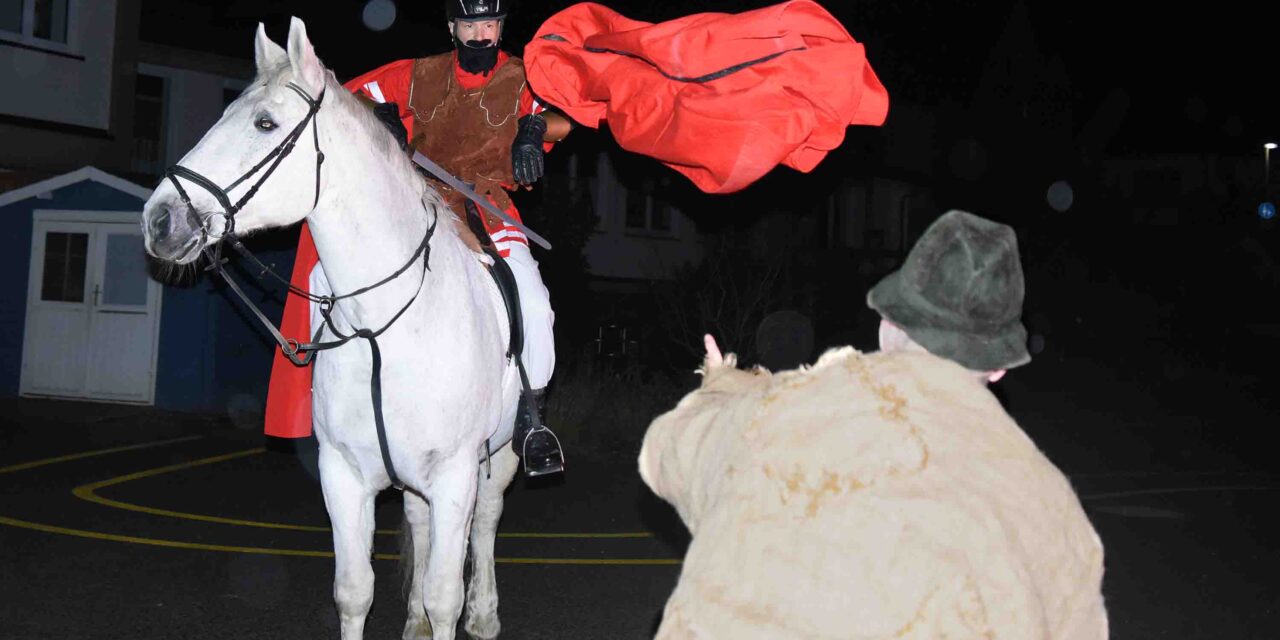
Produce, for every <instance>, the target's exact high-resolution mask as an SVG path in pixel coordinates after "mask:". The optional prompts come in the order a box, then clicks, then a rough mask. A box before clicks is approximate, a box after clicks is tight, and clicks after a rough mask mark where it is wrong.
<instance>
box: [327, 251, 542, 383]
mask: <svg viewBox="0 0 1280 640" xmlns="http://www.w3.org/2000/svg"><path fill="white" fill-rule="evenodd" d="M497 246H498V248H499V249H500V250H502V251H507V252H509V254H508V256H507V258H506V260H507V264H508V265H510V267H511V272H512V273H513V274H515V276H516V288H517V289H518V290H519V292H520V314H521V315H522V316H523V317H524V350H523V351H521V353H520V357H521V359H523V360H524V369H525V372H526V373H528V374H529V385H530V386H531V387H533V388H534V389H542V388H543V387H546V386H547V383H548V382H550V381H551V374H552V373H554V372H555V368H556V343H555V332H554V331H553V328H554V326H555V320H556V314H555V312H554V311H552V310H551V293H550V292H549V291H547V286H546V285H544V284H543V283H542V274H541V272H539V271H538V261H537V260H534V259H533V253H532V252H530V251H529V247H528V246H526V245H525V244H523V243H520V242H514V241H511V242H501V243H498V245H497ZM310 288H311V292H312V293H313V294H315V295H318V296H327V295H329V294H331V293H333V289H332V288H331V287H330V286H329V280H328V279H327V278H326V277H325V275H324V268H323V267H322V266H321V265H320V263H316V266H315V268H314V269H312V270H311V281H310ZM322 322H324V318H322V317H321V316H320V305H318V304H316V303H314V302H313V303H311V335H315V333H316V330H317V329H319V328H320V323H322Z"/></svg>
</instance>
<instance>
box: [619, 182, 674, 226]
mask: <svg viewBox="0 0 1280 640" xmlns="http://www.w3.org/2000/svg"><path fill="white" fill-rule="evenodd" d="M653 191H654V184H653V181H652V180H645V181H644V183H643V186H642V187H641V188H640V190H634V189H629V190H628V191H627V212H626V223H627V228H628V229H636V230H645V231H654V232H657V233H661V234H664V235H665V234H670V233H671V216H672V210H673V207H672V206H671V205H670V204H669V203H667V202H665V201H664V200H662V199H661V198H659V197H657V196H656V195H654V193H653Z"/></svg>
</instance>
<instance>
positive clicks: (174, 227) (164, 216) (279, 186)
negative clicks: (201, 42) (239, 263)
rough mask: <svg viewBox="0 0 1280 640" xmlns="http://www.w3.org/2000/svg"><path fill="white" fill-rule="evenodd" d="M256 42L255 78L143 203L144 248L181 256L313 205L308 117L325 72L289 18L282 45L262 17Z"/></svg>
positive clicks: (190, 256)
mask: <svg viewBox="0 0 1280 640" xmlns="http://www.w3.org/2000/svg"><path fill="white" fill-rule="evenodd" d="M254 48H255V54H256V60H257V66H258V75H257V78H255V79H254V81H253V84H252V85H250V86H249V88H248V89H246V90H245V91H244V93H243V94H242V95H241V96H240V97H239V98H238V99H237V100H236V101H235V102H233V103H231V105H230V106H228V107H227V110H226V111H225V112H223V114H222V119H221V120H219V121H218V122H217V124H215V125H214V126H213V128H211V129H209V131H208V132H207V133H206V134H205V136H204V138H203V139H201V140H200V142H199V143H198V144H196V146H195V148H193V149H192V150H191V151H190V152H189V153H187V155H186V156H184V157H183V158H182V160H181V161H180V162H179V164H178V165H176V166H174V167H171V168H170V169H169V170H168V171H167V172H166V178H165V179H164V180H162V181H161V183H160V185H159V187H157V188H156V190H155V192H154V193H153V194H152V195H151V198H150V199H149V200H148V201H147V204H146V207H145V208H144V209H143V213H142V229H143V234H144V236H145V238H146V248H147V252H148V253H150V254H151V255H153V256H155V257H157V258H160V259H162V260H167V261H171V262H176V263H180V264H185V263H189V262H192V261H194V260H195V259H196V258H197V257H198V256H199V255H200V252H201V250H203V249H204V248H205V247H206V246H207V245H210V244H213V243H216V242H217V241H218V239H219V238H221V237H222V236H223V235H224V234H226V233H227V232H228V231H232V230H234V231H235V232H236V233H238V234H244V233H246V232H250V231H253V230H255V229H262V228H268V227H276V226H283V225H288V224H292V223H295V222H297V221H299V220H301V219H303V218H304V217H306V216H307V214H308V213H310V211H311V210H312V209H313V208H314V206H315V202H316V199H317V198H318V196H319V170H318V166H319V162H320V155H319V149H318V148H315V147H314V146H313V145H316V144H317V143H318V139H317V136H318V132H317V131H316V130H315V127H316V126H317V124H316V117H315V116H316V113H317V112H318V110H319V108H320V104H321V103H322V102H324V98H325V91H324V90H325V87H326V86H327V81H328V78H329V76H330V74H329V72H328V70H326V69H325V67H324V65H323V64H321V62H320V60H319V59H318V58H317V57H316V54H315V50H314V49H313V48H312V46H311V41H310V40H308V39H307V29H306V25H304V24H303V23H302V21H301V20H299V19H297V18H293V20H292V23H291V24H290V27H289V48H288V51H285V49H282V48H281V47H280V46H279V45H277V44H276V43H275V42H272V41H271V39H270V38H268V37H267V34H266V30H265V29H264V28H263V26H262V25H261V24H259V25H258V32H257V36H256V38H255V42H254ZM295 145H296V149H295V148H294V146H295ZM290 151H294V153H290ZM255 169H256V170H255ZM246 198H247V199H246Z"/></svg>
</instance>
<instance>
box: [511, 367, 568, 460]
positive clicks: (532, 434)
mask: <svg viewBox="0 0 1280 640" xmlns="http://www.w3.org/2000/svg"><path fill="white" fill-rule="evenodd" d="M532 393H533V402H534V404H535V405H536V406H537V410H538V415H537V416H530V415H529V411H528V405H527V404H526V403H525V398H523V397H522V398H520V410H519V411H517V412H516V429H515V434H514V437H513V438H511V448H512V449H514V450H515V452H516V455H518V456H520V459H521V460H522V461H523V462H524V472H525V474H526V475H528V476H529V477H530V478H533V477H536V476H545V475H548V474H552V473H560V472H562V471H564V454H563V453H561V452H560V439H559V438H556V434H554V433H552V432H551V429H548V428H547V425H546V422H545V420H546V415H547V395H546V389H545V388H543V389H534V390H533V391H532ZM535 424H536V425H537V426H536V427H535V426H534V425H535Z"/></svg>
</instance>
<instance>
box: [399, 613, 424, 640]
mask: <svg viewBox="0 0 1280 640" xmlns="http://www.w3.org/2000/svg"><path fill="white" fill-rule="evenodd" d="M430 639H431V623H430V622H428V621H427V620H426V618H423V619H422V620H419V621H416V622H414V621H410V622H409V624H407V625H405V627H404V633H403V634H402V635H401V636H400V640H430Z"/></svg>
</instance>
